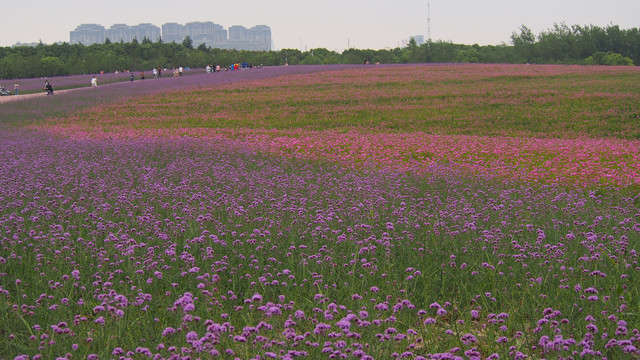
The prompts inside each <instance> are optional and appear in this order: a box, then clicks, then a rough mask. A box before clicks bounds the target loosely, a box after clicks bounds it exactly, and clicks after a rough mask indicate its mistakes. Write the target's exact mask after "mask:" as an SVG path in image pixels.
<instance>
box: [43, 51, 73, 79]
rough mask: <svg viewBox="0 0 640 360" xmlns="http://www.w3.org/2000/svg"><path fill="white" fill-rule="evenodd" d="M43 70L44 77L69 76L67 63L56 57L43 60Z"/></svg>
mask: <svg viewBox="0 0 640 360" xmlns="http://www.w3.org/2000/svg"><path fill="white" fill-rule="evenodd" d="M41 69H42V75H44V76H60V75H68V74H69V72H68V71H67V67H66V65H65V63H64V62H62V60H60V59H59V58H57V57H55V56H47V57H44V58H42V60H41Z"/></svg>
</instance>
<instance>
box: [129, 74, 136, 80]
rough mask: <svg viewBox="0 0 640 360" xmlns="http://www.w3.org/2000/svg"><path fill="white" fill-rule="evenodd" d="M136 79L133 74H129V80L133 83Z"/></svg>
mask: <svg viewBox="0 0 640 360" xmlns="http://www.w3.org/2000/svg"><path fill="white" fill-rule="evenodd" d="M134 78H135V76H133V73H129V80H131V82H133V79H134Z"/></svg>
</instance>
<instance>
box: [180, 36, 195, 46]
mask: <svg viewBox="0 0 640 360" xmlns="http://www.w3.org/2000/svg"><path fill="white" fill-rule="evenodd" d="M182 46H184V47H185V48H187V49H193V40H191V37H190V36H189V35H187V36H186V37H185V38H184V39H183V40H182Z"/></svg>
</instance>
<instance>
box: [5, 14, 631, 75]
mask: <svg viewBox="0 0 640 360" xmlns="http://www.w3.org/2000/svg"><path fill="white" fill-rule="evenodd" d="M511 43H512V44H511V45H507V44H502V45H497V46H494V45H487V46H480V45H477V44H475V45H461V44H454V43H451V42H446V41H435V42H428V43H425V44H422V45H420V46H418V44H416V42H415V41H413V40H412V41H410V42H409V45H408V46H406V47H403V48H395V49H385V50H360V49H348V50H345V51H343V52H342V53H337V52H335V51H330V50H327V49H324V48H319V49H312V50H309V51H304V52H302V51H300V50H296V49H283V50H280V51H268V52H264V51H237V50H223V49H217V48H209V47H206V46H204V45H200V46H199V47H197V48H193V46H192V42H191V40H190V39H189V38H187V39H185V41H183V42H182V43H181V44H176V43H173V42H172V43H165V42H162V40H159V41H157V42H151V41H149V40H148V39H144V40H143V41H142V42H138V41H135V40H134V41H133V42H130V43H124V42H120V43H115V42H110V41H108V40H107V42H105V43H104V44H94V45H90V46H84V45H80V44H75V45H70V44H68V43H63V44H53V45H43V44H39V45H37V46H35V47H28V46H21V47H0V78H2V79H11V78H29V77H41V76H56V75H74V74H90V73H98V72H100V71H104V72H114V71H116V70H118V71H122V70H134V71H135V70H148V69H150V68H152V67H156V66H164V67H169V68H171V67H177V66H188V67H194V68H199V67H200V68H201V67H205V66H206V65H207V64H220V65H222V66H227V65H229V64H232V63H236V62H246V63H251V64H254V65H265V66H275V65H283V64H285V63H288V64H291V65H296V64H362V63H363V62H365V61H370V62H372V63H374V62H378V61H379V62H381V63H429V62H436V63H440V62H463V63H465V62H473V63H545V64H605V65H632V64H634V63H635V64H640V30H639V29H637V28H633V29H626V30H625V29H620V28H619V27H618V26H616V25H610V26H608V27H605V28H601V27H597V26H586V27H581V26H577V25H574V26H572V27H569V26H567V25H565V24H555V25H554V27H553V28H551V29H549V30H547V31H543V32H542V33H540V34H538V35H537V36H536V35H534V34H533V32H532V31H531V30H530V29H529V28H527V27H526V26H522V27H521V28H520V29H519V31H517V32H514V33H513V34H512V35H511Z"/></svg>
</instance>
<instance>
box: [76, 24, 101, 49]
mask: <svg viewBox="0 0 640 360" xmlns="http://www.w3.org/2000/svg"><path fill="white" fill-rule="evenodd" d="M69 37H70V42H71V44H84V45H91V44H102V43H104V40H105V29H104V26H102V25H98V24H82V25H80V26H78V27H77V28H76V29H75V30H73V31H71V32H70V33H69Z"/></svg>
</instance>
